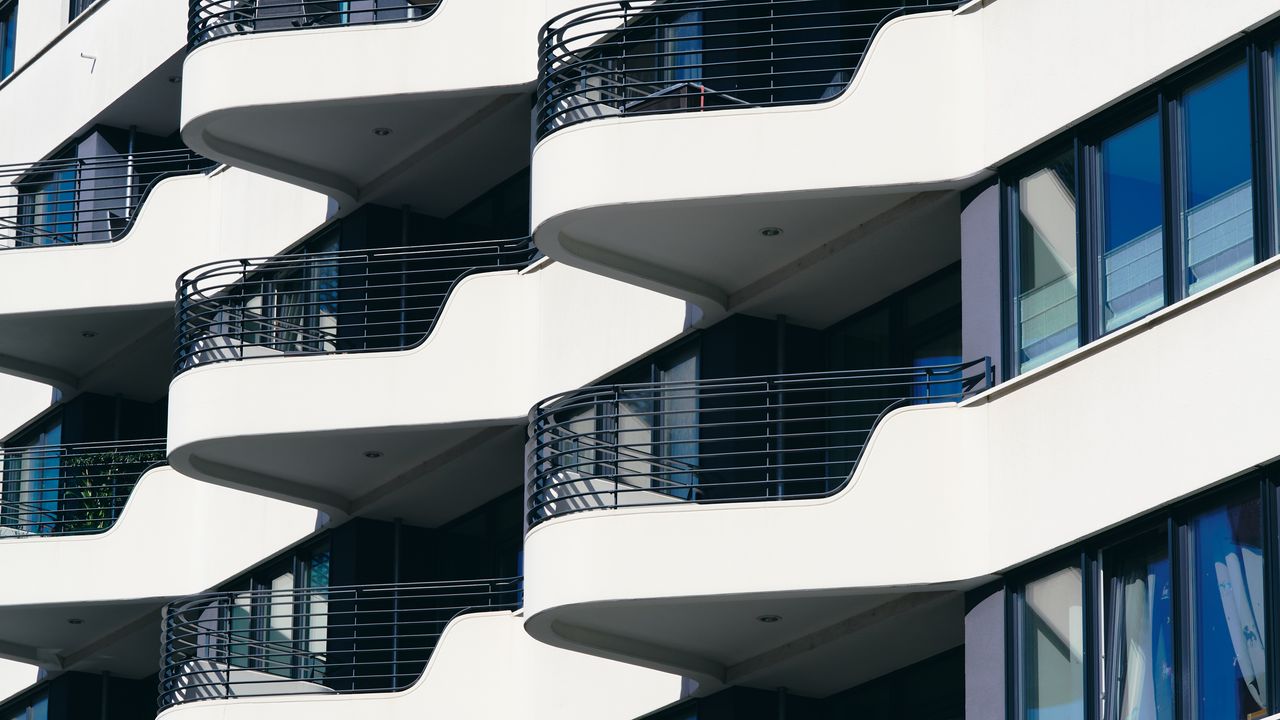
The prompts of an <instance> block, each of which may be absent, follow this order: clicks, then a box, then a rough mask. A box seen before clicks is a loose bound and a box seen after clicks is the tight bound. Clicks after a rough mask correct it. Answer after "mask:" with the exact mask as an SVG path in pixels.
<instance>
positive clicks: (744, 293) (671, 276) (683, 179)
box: [532, 0, 1277, 317]
mask: <svg viewBox="0 0 1280 720" xmlns="http://www.w3.org/2000/svg"><path fill="white" fill-rule="evenodd" d="M917 4H918V5H920V6H923V7H918V8H917V10H918V12H915V13H914V14H907V15H898V16H895V17H893V18H891V19H889V20H888V21H887V22H885V23H884V24H883V26H880V27H879V29H878V31H876V32H875V33H874V35H873V36H872V37H871V38H870V40H869V41H868V45H867V47H866V49H865V55H864V54H862V52H861V49H860V48H859V47H845V46H844V45H841V44H840V42H837V41H835V40H829V41H825V42H826V43H827V44H825V45H823V44H819V45H818V46H817V47H818V48H819V49H822V48H825V50H823V52H830V53H833V56H832V59H831V62H832V63H834V64H837V65H842V66H847V65H848V63H850V62H853V63H855V64H857V65H858V67H857V68H856V72H855V73H854V74H853V75H852V79H851V80H850V79H849V78H848V76H847V75H841V74H839V73H835V72H828V73H827V74H826V75H824V76H823V77H822V78H821V82H818V81H817V80H815V78H814V76H815V74H816V73H815V72H811V71H804V72H799V71H796V72H793V73H792V74H791V75H786V73H785V71H782V70H764V69H761V66H760V63H756V64H754V65H753V64H751V63H749V62H740V61H739V62H738V65H733V63H729V62H728V61H727V60H725V58H724V57H721V56H718V55H716V52H717V51H716V50H715V49H714V46H715V43H714V42H713V41H712V40H708V41H706V49H702V48H697V47H694V46H693V45H692V44H688V43H686V44H688V47H685V46H684V45H680V43H679V41H672V42H671V43H670V44H673V45H675V46H678V47H677V49H676V50H673V51H669V52H668V53H667V55H666V56H662V55H661V54H660V55H659V61H657V64H658V65H659V66H661V65H662V62H661V59H662V58H663V57H665V58H666V62H667V64H668V65H669V67H666V68H665V70H664V69H663V68H662V67H659V68H658V69H656V70H655V69H653V68H649V67H647V66H646V67H645V68H643V69H642V70H639V71H633V72H632V73H630V74H628V73H627V72H625V71H624V70H618V69H617V68H616V67H615V66H622V63H621V62H620V60H622V59H621V58H617V57H611V58H609V61H610V62H611V63H612V64H609V65H607V66H605V65H602V64H601V63H603V62H604V61H603V60H592V59H591V58H592V57H593V56H592V55H591V53H592V52H596V53H597V54H599V55H608V54H609V53H610V52H612V54H613V55H619V54H621V53H620V52H619V51H618V47H617V46H621V45H622V44H624V43H623V42H622V41H618V40H616V37H619V36H609V35H607V34H601V35H598V36H596V35H588V36H587V39H586V40H582V41H580V44H579V45H572V44H570V46H569V47H568V48H567V50H566V51H565V52H559V51H557V53H558V54H555V55H553V56H552V57H551V60H546V59H544V65H547V66H549V67H551V68H552V69H553V70H552V73H551V74H549V75H547V76H545V77H544V78H543V79H542V80H541V82H540V84H539V89H540V91H541V92H543V93H544V96H543V102H542V104H541V105H540V107H539V115H538V118H539V119H540V121H541V125H540V126H539V132H540V138H539V142H538V144H537V146H536V148H535V150H534V155H533V165H532V167H533V170H532V172H533V225H534V227H535V237H536V240H537V243H538V246H539V247H541V248H543V250H544V251H545V252H546V253H547V254H548V255H550V256H551V257H554V258H556V259H558V260H562V261H564V262H567V263H569V264H572V265H576V266H579V267H583V268H586V269H590V270H594V271H596V272H601V273H604V274H607V275H610V276H611V277H618V278H622V279H626V280H628V281H630V282H635V283H638V284H641V285H643V286H646V287H650V288H653V289H657V290H661V291H664V292H669V293H673V294H676V295H678V296H680V297H684V298H687V299H689V300H692V301H694V302H697V303H698V304H699V305H700V306H701V307H702V308H703V309H704V311H706V312H707V314H708V317H712V316H715V315H716V314H717V313H718V312H720V311H726V310H727V311H737V312H753V313H764V314H775V313H785V314H788V315H789V316H796V317H802V316H803V315H804V309H803V308H802V307H798V306H799V305H800V304H801V303H802V300H801V298H802V296H803V294H804V292H803V291H804V289H805V288H812V287H814V286H815V283H827V284H829V285H830V286H831V287H840V288H841V290H842V291H844V289H846V288H848V287H849V286H850V285H852V287H853V288H854V289H855V291H857V290H858V289H860V287H861V286H862V285H863V284H864V283H867V284H879V283H884V282H888V280H886V279H885V277H884V272H883V269H884V268H886V266H888V265H890V264H891V263H890V261H891V260H892V259H894V258H900V257H905V258H907V259H908V260H909V261H910V262H909V263H908V264H914V265H920V264H921V263H922V259H928V262H932V263H933V264H932V265H931V267H932V268H934V269H936V268H938V267H942V265H943V264H945V263H946V262H949V261H951V260H953V259H954V258H955V257H957V256H958V250H957V249H956V247H958V246H956V244H955V243H954V242H952V241H951V240H948V239H947V238H948V233H949V232H953V230H948V228H951V227H954V226H956V225H958V207H957V208H954V209H953V208H946V207H940V206H939V205H938V203H940V202H944V200H943V198H945V197H947V195H946V193H943V194H942V195H941V196H938V195H935V193H937V191H947V190H955V189H959V188H963V187H967V186H969V185H972V184H973V183H974V182H975V181H977V180H980V179H982V178H983V177H984V176H988V175H990V174H991V172H992V169H993V168H995V167H997V166H998V165H999V164H1000V163H1002V162H1004V161H1006V160H1008V159H1010V158H1011V157H1014V156H1016V155H1017V154H1019V153H1021V152H1023V151H1025V150H1027V149H1030V148H1031V147H1033V146H1035V145H1036V144H1038V143H1040V142H1042V141H1044V140H1047V139H1049V138H1051V137H1052V136H1054V135H1055V134H1056V133H1058V132H1060V131H1061V130H1062V129H1063V128H1066V127H1069V126H1071V125H1072V124H1073V123H1076V122H1078V121H1079V120H1081V119H1083V118H1086V117H1088V116H1090V115H1091V114H1093V113H1096V112H1097V111H1099V110H1101V109H1103V108H1105V107H1107V106H1109V105H1111V104H1113V103H1115V102H1116V101H1118V100H1120V99H1121V98H1123V97H1125V96H1127V95H1129V94H1131V93H1133V92H1134V91H1136V90H1138V89H1140V88H1142V87H1144V86H1146V85H1148V84H1149V83H1151V82H1152V81H1153V80H1156V79H1158V78H1160V77H1162V76H1164V75H1166V74H1168V73H1170V72H1172V71H1174V70H1176V69H1177V68H1179V67H1180V66H1183V65H1185V64H1187V63H1189V62H1191V61H1193V60H1195V59H1197V58H1199V57H1201V56H1203V55H1205V54H1206V53H1208V52H1209V51H1211V50H1213V49H1214V48H1217V47H1219V46H1221V45H1223V44H1224V43H1226V42H1229V41H1230V40H1232V39H1234V38H1236V37H1238V35H1239V34H1240V33H1241V32H1243V31H1245V30H1248V29H1251V28H1254V27H1256V26H1258V25H1259V24H1261V23H1263V22H1264V21H1266V20H1268V19H1270V18H1272V17H1274V16H1275V15H1276V14H1277V8H1276V6H1275V4H1274V3H1273V2H1269V1H1268V0H1247V1H1246V2H1238V3H1230V4H1228V5H1222V4H1205V3H1203V2H1199V1H1197V0H1168V1H1167V2H1160V3H1115V2H1112V1H1111V0H1078V1H1073V2H1066V3H1064V2H1058V1H1057V0H996V1H995V2H971V3H967V4H964V5H962V6H960V7H959V8H958V9H956V10H954V11H953V10H950V9H943V10H937V9H934V8H933V7H931V6H924V3H917ZM628 7H630V6H628ZM823 7H824V8H826V7H827V6H825V5H824V6H823ZM619 12H620V13H621V11H619ZM849 12H853V11H852V10H850V11H849ZM627 13H628V17H629V18H630V21H631V22H632V23H637V22H638V21H637V20H636V18H637V17H643V11H642V10H636V9H634V8H630V9H629V10H628V11H627ZM619 17H621V15H619ZM709 17H710V16H708V18H709ZM1102 17H1105V18H1106V22H1099V21H1098V18H1102ZM669 21H670V19H669ZM595 22H596V24H599V23H600V22H603V21H599V20H598V21H595ZM672 22H673V24H674V26H675V27H676V30H677V31H678V29H679V28H680V27H682V26H681V25H680V23H677V22H674V21H672ZM689 22H691V21H685V23H686V24H685V25H684V26H683V27H686V29H687V28H688V27H690V26H689V25H688V23H689ZM703 22H705V23H707V24H706V25H696V24H695V25H693V26H692V27H694V28H695V29H690V30H688V32H687V34H690V35H696V34H697V32H703V33H708V34H714V33H715V32H721V31H718V30H716V29H715V28H716V26H713V25H712V24H711V20H710V19H704V21H703ZM811 22H812V23H818V22H819V21H817V20H814V21H811ZM562 24H564V23H563V22H562ZM848 24H849V25H850V26H854V22H853V21H850V22H849V23H848ZM646 27H647V26H646ZM721 27H723V25H722V26H721ZM591 29H593V26H590V25H589V26H588V28H587V30H591ZM673 32H675V31H673ZM779 32H783V31H779ZM803 32H804V33H807V34H804V35H802V36H800V37H798V38H792V39H794V40H796V42H802V41H803V42H808V43H813V42H815V41H814V38H821V37H824V36H823V35H822V30H821V28H818V29H814V28H808V29H806V30H804V31H803ZM585 33H586V31H585V30H583V29H582V28H577V27H573V26H570V27H569V32H568V34H569V36H570V37H573V36H575V34H576V35H584V34H585ZM650 34H652V33H650ZM642 35H643V34H642ZM674 37H679V35H678V34H677V35H675V36H674ZM762 37H767V35H764V34H760V33H757V34H756V35H745V36H743V37H742V38H736V39H735V38H730V39H728V40H723V41H722V43H721V44H749V43H750V42H758V41H760V40H759V39H760V38H762ZM600 38H602V39H600ZM753 38H754V39H753ZM647 39H648V38H647V36H643V37H639V38H638V39H637V40H636V41H635V43H634V45H635V47H634V48H632V47H624V48H622V49H624V50H630V51H632V52H635V53H640V54H642V56H643V53H642V52H641V51H642V50H643V48H642V47H641V46H642V45H644V42H645V41H647ZM589 40H597V45H599V46H602V47H603V48H604V49H602V50H595V51H593V50H592V48H591V45H590V44H589V43H588V41H589ZM735 40H736V42H735ZM611 42H612V43H614V44H615V47H614V48H613V49H612V50H610V49H609V48H610V46H609V43H611ZM828 46H829V47H828ZM804 47H806V48H808V47H810V46H809V45H805V46H804ZM569 51H572V52H569ZM653 52H654V51H653V50H649V51H648V54H649V55H652V54H653ZM814 52H815V53H817V52H818V51H817V50H815V51H814ZM819 54H820V53H819ZM582 58H586V59H587V60H591V62H590V63H589V62H587V60H583V59H582ZM815 62H816V61H815ZM592 63H594V64H592ZM699 63H704V64H705V66H702V65H699ZM587 65H590V67H586V66H587ZM735 68H736V69H735ZM588 70H591V72H588ZM556 73H559V74H556ZM663 73H665V74H666V75H665V76H670V77H672V78H677V79H672V80H669V81H661V82H660V81H656V80H654V79H653V78H654V77H659V76H664V75H663ZM769 73H775V74H778V73H781V74H780V75H778V77H779V78H780V80H778V82H779V83H783V84H786V83H790V84H791V85H793V86H796V85H798V84H800V83H802V81H805V82H808V83H809V84H810V86H812V85H813V84H814V83H817V85H818V87H817V90H815V91H814V93H813V94H814V97H810V98H807V101H806V102H805V103H803V104H791V105H789V104H787V101H786V100H785V99H781V100H780V99H778V98H777V96H775V95H769V94H767V93H766V92H765V90H764V89H761V88H767V87H770V86H771V85H770V83H771V82H772V79H771V76H770V75H769ZM717 76H718V77H717ZM688 77H695V78H696V79H693V80H689V79H679V78H688ZM766 81H769V82H766ZM663 82H666V83H667V85H668V86H669V87H667V86H664V85H663ZM717 82H722V83H723V82H729V83H736V84H737V85H744V84H745V85H748V86H749V89H748V91H747V92H745V93H744V92H743V91H740V90H735V89H730V90H727V91H724V92H720V91H719V90H717V89H716V83H717ZM842 82H847V83H848V84H847V87H844V89H843V91H838V89H839V87H840V83H842ZM548 86H553V87H556V88H558V89H557V90H556V91H555V93H559V94H550V95H548V94H547V91H546V89H545V88H546V87H548ZM677 86H678V89H677V90H673V88H677ZM653 88H661V89H659V90H654V89H653ZM689 88H692V90H690V89H689ZM818 91H822V92H818ZM645 92H649V93H651V94H650V95H647V96H646V95H643V93H645ZM734 93H737V94H736V95H735V94H734ZM751 93H755V94H754V95H753V94H751ZM673 94H675V95H678V100H679V102H676V101H674V100H672V99H670V98H671V96H672V95H673ZM728 97H732V98H735V99H733V100H732V101H731V100H729V99H723V98H728ZM584 108H585V109H584ZM587 111H590V112H589V113H588V112H587ZM654 113H658V114H654ZM949 202H954V201H953V200H952V201H949ZM778 231H780V232H778ZM868 268H874V269H875V272H868ZM892 272H897V271H892ZM851 277H857V278H858V282H854V283H849V278H851Z"/></svg>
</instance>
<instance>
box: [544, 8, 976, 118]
mask: <svg viewBox="0 0 1280 720" xmlns="http://www.w3.org/2000/svg"><path fill="white" fill-rule="evenodd" d="M878 4H879V5H881V6H880V7H867V3H865V2H859V0H666V1H665V2H656V3H653V4H644V5H641V6H639V7H637V6H636V5H635V4H633V3H631V2H629V0H614V1H613V2H603V3H595V4H592V5H587V6H584V7H581V8H578V9H576V10H571V11H569V12H565V13H561V14H560V15H557V16H556V17H554V18H552V19H551V21H550V22H548V23H547V24H546V25H544V26H543V28H542V31H541V35H540V45H539V47H540V50H539V58H538V78H539V83H538V91H537V101H536V106H535V111H534V118H535V120H534V125H535V127H534V133H535V135H536V137H537V138H538V139H542V138H543V137H545V136H546V135H547V134H548V133H550V132H552V131H554V130H558V129H559V128H562V127H566V126H569V125H574V124H577V123H580V122H586V121H588V120H592V119H594V118H599V117H610V116H617V115H653V114H662V113H677V112H698V111H704V110H717V109H724V108H733V107H768V106H773V105H797V104H803V103H813V102H821V101H823V100H827V99H830V98H833V97H835V96H837V95H839V94H840V93H841V92H843V91H844V89H845V88H846V87H847V86H848V84H849V83H850V82H851V81H852V80H853V76H854V74H855V73H857V71H858V67H859V65H860V64H861V63H862V58H863V56H864V55H865V54H866V51H867V48H868V47H869V46H870V44H871V40H872V38H873V37H874V36H875V34H876V32H877V31H878V30H879V29H880V27H882V26H883V25H884V24H885V23H886V22H887V21H889V20H890V19H892V18H894V17H897V16H899V15H903V14H909V13H917V12H926V11H936V10H949V9H953V8H955V7H957V6H959V5H960V4H961V3H960V2H958V1H957V0H898V1H897V2H895V1H894V0H880V2H879V3H878Z"/></svg>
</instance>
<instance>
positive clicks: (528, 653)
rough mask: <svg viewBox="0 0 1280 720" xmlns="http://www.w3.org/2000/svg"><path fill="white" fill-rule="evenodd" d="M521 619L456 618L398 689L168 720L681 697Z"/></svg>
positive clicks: (276, 719)
mask: <svg viewBox="0 0 1280 720" xmlns="http://www.w3.org/2000/svg"><path fill="white" fill-rule="evenodd" d="M522 621H523V618H522V617H521V616H520V615H519V614H512V613H505V612H504V613H478V614H475V615H465V616H462V617H460V618H457V619H455V620H453V621H452V622H451V623H449V626H448V627H447V628H446V629H445V631H444V634H443V636H442V637H441V638H440V644H439V645H438V646H437V647H436V650H435V652H434V653H432V655H431V660H430V662H429V663H428V665H427V668H426V670H425V671H424V672H423V675H422V677H421V678H420V679H419V680H418V682H417V683H416V684H414V685H413V686H412V687H410V688H409V689H407V690H404V691H402V692H398V693H377V694H353V695H324V696H314V695H313V696H292V697H291V696H275V697H259V698H240V699H233V700H204V701H198V702H192V703H188V704H185V705H178V706H175V707H172V708H170V709H168V710H166V711H164V712H162V713H160V715H159V717H161V718H165V719H166V720H347V719H349V718H356V717H360V718H374V717H376V718H384V719H385V720H400V719H402V718H403V719H406V720H407V719H408V718H424V717H439V718H449V719H450V720H472V719H473V720H493V719H494V718H521V720H575V719H577V718H581V720H632V719H633V718H636V717H639V716H641V715H644V714H645V713H647V712H649V711H650V710H655V709H657V708H660V707H662V706H664V705H667V704H670V703H672V702H675V701H676V700H678V699H680V678H679V677H677V676H674V675H668V674H664V673H659V672H654V671H652V670H646V669H643V668H638V667H634V666H630V665H624V664H621V663H616V662H611V661H608V660H600V659H597V658H593V657H590V656H587V655H581V654H578V653H572V652H567V651H564V650H557V649H555V648H551V647H549V646H547V645H543V644H541V643H539V642H536V641H535V640H533V639H532V638H530V637H529V636H528V635H526V634H525V633H524V630H523V629H522V627H521V623H522Z"/></svg>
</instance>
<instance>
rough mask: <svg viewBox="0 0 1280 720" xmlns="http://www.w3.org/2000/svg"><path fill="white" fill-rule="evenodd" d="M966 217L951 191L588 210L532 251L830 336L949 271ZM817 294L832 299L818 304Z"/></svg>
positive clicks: (545, 229)
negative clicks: (844, 321) (828, 330)
mask: <svg viewBox="0 0 1280 720" xmlns="http://www.w3.org/2000/svg"><path fill="white" fill-rule="evenodd" d="M959 213H960V202H959V196H958V195H957V194H956V193H954V192H946V191H935V192H926V193H919V194H917V193H914V192H902V191H893V190H884V191H881V192H877V193H874V194H862V195H854V194H843V193H808V194H803V195H795V194H793V195H786V196H775V197H773V198H770V199H761V198H759V197H736V198H732V197H731V198H718V199H715V200H709V201H705V202H692V201H690V202H680V203H640V204H628V205H614V206H603V207H596V208H591V209H588V210H584V211H582V212H577V213H571V214H568V215H565V216H561V217H557V218H554V219H552V220H550V221H548V222H547V223H544V224H543V225H542V226H541V227H539V228H538V232H537V235H536V240H537V243H538V246H539V247H540V248H542V249H543V250H544V251H545V252H547V254H549V255H551V256H552V257H556V258H558V259H563V260H564V261H565V262H568V263H569V264H572V265H576V266H579V267H583V268H585V269H587V270H591V271H593V272H598V273H602V274H605V275H610V276H616V277H624V278H625V279H626V280H627V281H629V282H633V283H636V284H638V285H641V286H643V287H648V288H651V289H653V290H657V291H660V292H666V293H671V294H674V295H676V296H678V297H682V298H684V299H686V300H689V301H691V302H695V303H697V304H698V305H699V306H700V307H702V309H703V310H704V311H705V312H706V313H707V315H706V317H707V319H708V320H712V319H714V318H715V317H718V316H719V315H720V314H721V313H723V312H725V311H729V312H745V313H750V314H754V315H764V316H771V315H786V316H787V317H788V318H790V319H792V320H793V321H795V322H798V323H801V324H803V325H808V326H811V327H826V326H828V325H830V324H831V323H833V322H835V321H837V320H839V319H841V318H843V317H846V316H848V315H849V314H851V313H852V312H854V311H856V310H859V309H861V308H863V307H866V306H867V305H870V304H871V303H872V302H874V301H876V300H878V299H880V298H882V297H885V296H887V295H889V294H890V293H892V292H893V291H895V290H899V289H901V288H903V287H906V286H908V285H910V284H911V283H912V282H915V281H917V280H919V279H921V278H923V277H927V276H928V275H929V274H931V273H933V272H935V271H937V270H939V269H941V268H943V267H946V266H947V265H948V264H950V263H952V262H954V261H955V260H956V259H957V258H958V257H959V254H960V238H959ZM774 228H776V229H778V230H781V233H780V234H776V235H773V234H772V230H771V229H774ZM868 268H875V272H868ZM850 277H857V278H858V279H859V281H858V282H856V283H850V282H849V278H850ZM815 287H822V288H832V289H833V292H830V293H826V294H824V295H823V296H822V299H821V301H820V302H819V301H818V300H815V293H814V292H813V289H814V288H815ZM835 288H839V290H838V291H835V290H834V289H835Z"/></svg>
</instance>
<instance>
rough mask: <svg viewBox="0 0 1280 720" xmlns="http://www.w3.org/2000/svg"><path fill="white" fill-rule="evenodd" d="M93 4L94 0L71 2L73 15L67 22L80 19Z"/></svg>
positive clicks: (75, 0) (72, 0)
mask: <svg viewBox="0 0 1280 720" xmlns="http://www.w3.org/2000/svg"><path fill="white" fill-rule="evenodd" d="M92 4H93V0H71V3H70V12H71V15H70V17H68V18H67V22H71V21H72V20H75V19H76V18H78V17H80V15H81V14H82V13H83V12H84V11H85V10H88V9H89V6H90V5H92Z"/></svg>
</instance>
